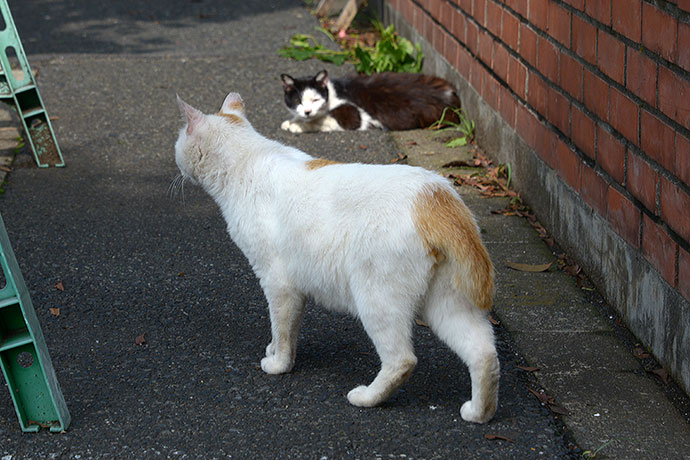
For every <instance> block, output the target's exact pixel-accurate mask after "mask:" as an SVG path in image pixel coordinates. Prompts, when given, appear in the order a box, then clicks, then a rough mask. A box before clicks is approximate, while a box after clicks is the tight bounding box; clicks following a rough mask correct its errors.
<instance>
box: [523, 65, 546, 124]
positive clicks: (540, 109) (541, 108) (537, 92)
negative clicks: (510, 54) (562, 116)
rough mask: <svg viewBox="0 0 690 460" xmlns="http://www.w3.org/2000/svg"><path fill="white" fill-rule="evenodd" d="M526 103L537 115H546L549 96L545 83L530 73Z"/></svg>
mask: <svg viewBox="0 0 690 460" xmlns="http://www.w3.org/2000/svg"><path fill="white" fill-rule="evenodd" d="M527 102H528V103H529V105H531V106H532V107H533V108H534V110H536V111H537V113H540V114H541V115H542V116H544V117H546V116H547V115H548V112H547V109H548V103H549V94H548V86H547V85H546V82H545V81H544V80H543V79H542V78H541V77H540V76H539V75H537V74H536V73H533V72H530V76H529V87H528V88H527Z"/></svg>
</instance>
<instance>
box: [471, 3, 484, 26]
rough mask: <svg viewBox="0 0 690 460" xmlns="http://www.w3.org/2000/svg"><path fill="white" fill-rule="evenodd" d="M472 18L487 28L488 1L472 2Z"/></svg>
mask: <svg viewBox="0 0 690 460" xmlns="http://www.w3.org/2000/svg"><path fill="white" fill-rule="evenodd" d="M472 16H474V19H476V20H477V22H478V23H479V24H481V25H483V26H484V27H486V0H472Z"/></svg>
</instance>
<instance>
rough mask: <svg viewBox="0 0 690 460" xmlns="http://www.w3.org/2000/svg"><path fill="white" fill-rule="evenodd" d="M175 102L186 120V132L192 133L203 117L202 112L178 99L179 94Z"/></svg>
mask: <svg viewBox="0 0 690 460" xmlns="http://www.w3.org/2000/svg"><path fill="white" fill-rule="evenodd" d="M177 104H178V105H179V106H180V113H182V117H184V118H185V120H186V121H187V134H188V135H189V134H192V132H194V129H195V128H196V127H197V126H198V125H199V122H200V121H201V120H202V119H203V118H204V114H203V113H201V111H199V110H197V109H195V108H194V107H192V106H191V105H189V104H187V103H186V102H185V101H183V100H182V99H180V96H177Z"/></svg>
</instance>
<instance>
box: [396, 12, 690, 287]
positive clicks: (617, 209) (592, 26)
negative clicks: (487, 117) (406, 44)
mask: <svg viewBox="0 0 690 460" xmlns="http://www.w3.org/2000/svg"><path fill="white" fill-rule="evenodd" d="M388 3H389V4H390V5H391V6H392V7H393V8H395V9H396V10H398V11H399V12H400V13H401V14H402V16H403V17H404V19H405V20H406V21H407V22H408V23H409V24H411V25H412V26H413V27H414V28H415V29H416V30H417V31H418V32H419V33H420V34H421V35H422V36H424V37H425V38H426V40H427V41H429V43H431V45H432V46H433V47H434V48H435V49H436V50H437V51H438V52H439V53H440V54H441V55H442V56H444V57H445V59H446V60H447V61H448V62H449V63H450V64H451V65H453V66H454V67H455V68H456V69H457V70H458V72H459V73H460V74H461V75H463V76H464V77H465V79H466V80H467V81H468V82H469V83H470V84H471V85H472V86H473V87H474V89H475V90H476V91H477V93H479V94H480V95H481V96H482V97H483V98H484V100H485V101H486V102H487V103H488V104H489V105H491V107H493V109H494V110H496V111H497V112H499V113H500V114H501V116H502V118H503V119H504V120H505V122H506V123H508V124H509V125H510V126H511V127H512V128H514V129H515V130H516V131H517V133H518V134H519V135H520V136H521V137H522V138H523V139H524V140H525V141H526V142H527V143H528V144H529V145H530V146H531V147H532V148H533V149H534V151H535V152H537V154H538V155H539V156H540V157H541V158H542V159H543V160H544V161H545V162H546V163H547V164H548V165H549V166H550V167H551V168H553V169H555V170H556V171H557V173H558V174H559V175H560V176H561V177H562V178H563V180H564V181H565V182H566V183H567V184H569V185H570V186H571V187H572V188H573V189H574V190H575V191H576V192H578V193H579V194H580V196H581V197H582V199H583V200H584V201H585V202H586V203H587V204H588V205H589V206H591V207H592V208H593V209H594V210H595V211H596V212H597V213H599V214H600V215H601V216H602V217H603V218H605V219H606V220H607V221H608V222H609V223H610V225H611V227H612V228H613V229H614V230H615V231H616V232H617V233H618V234H619V235H620V236H621V237H622V238H623V239H625V241H627V242H628V243H629V244H631V245H632V246H633V247H635V248H638V249H639V250H640V251H641V252H642V254H643V255H644V257H645V258H646V259H647V260H648V261H649V262H650V263H651V264H652V266H654V267H655V268H656V269H657V270H658V271H659V273H660V274H661V275H662V276H663V277H664V279H665V280H666V281H667V282H668V283H669V284H670V285H671V286H673V287H674V288H676V289H678V290H679V291H680V292H681V294H682V295H683V296H684V297H685V298H686V299H689V300H690V0H667V1H661V0H659V1H643V0H596V1H592V0H587V1H585V0H388Z"/></svg>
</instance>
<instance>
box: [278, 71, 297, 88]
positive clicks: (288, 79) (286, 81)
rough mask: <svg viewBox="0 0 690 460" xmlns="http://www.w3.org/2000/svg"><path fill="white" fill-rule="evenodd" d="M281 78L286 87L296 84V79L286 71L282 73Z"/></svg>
mask: <svg viewBox="0 0 690 460" xmlns="http://www.w3.org/2000/svg"><path fill="white" fill-rule="evenodd" d="M280 79H281V80H282V81H283V87H284V88H285V89H288V88H292V87H294V86H295V79H294V78H292V77H291V76H290V75H288V74H286V73H284V74H281V75H280Z"/></svg>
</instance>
